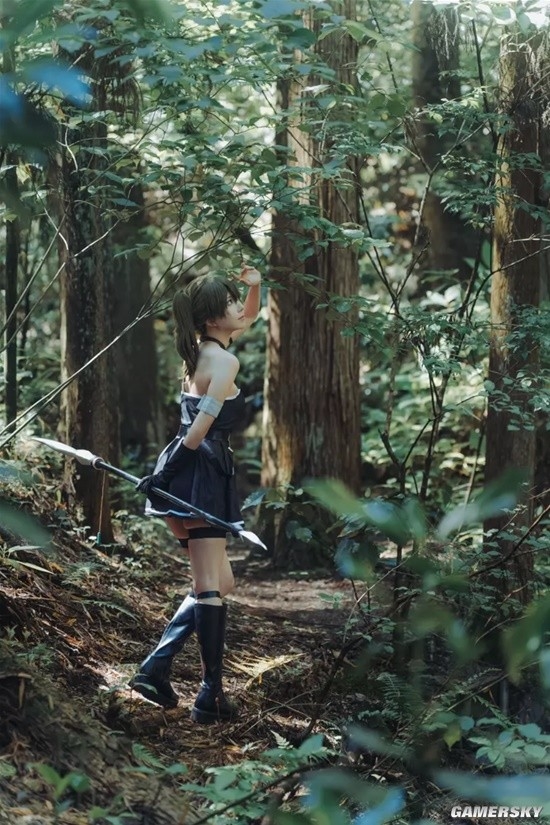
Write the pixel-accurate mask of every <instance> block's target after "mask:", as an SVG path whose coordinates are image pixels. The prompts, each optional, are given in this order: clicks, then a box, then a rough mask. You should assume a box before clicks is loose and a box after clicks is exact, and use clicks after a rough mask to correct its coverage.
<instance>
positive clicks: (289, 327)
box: [262, 0, 361, 566]
mask: <svg viewBox="0 0 550 825" xmlns="http://www.w3.org/2000/svg"><path fill="white" fill-rule="evenodd" d="M333 7H334V9H335V11H337V12H338V13H341V14H343V15H344V16H345V17H346V18H348V19H354V17H355V8H354V0H345V2H343V3H337V4H336V3H334V4H333ZM306 24H307V25H308V27H309V28H311V29H313V30H314V31H318V21H317V20H316V19H315V16H314V12H310V16H308V18H307V20H306ZM318 51H319V52H320V53H321V54H322V56H323V58H324V59H325V60H326V62H327V63H328V64H329V65H330V66H331V67H332V68H333V69H334V70H335V72H336V79H335V81H334V82H335V83H341V84H348V86H355V85H356V83H355V66H356V59H357V44H356V43H355V41H354V40H353V39H352V38H351V37H349V36H347V35H346V36H344V37H343V36H342V35H341V34H339V35H338V36H336V35H329V36H328V37H326V38H325V39H324V40H322V41H321V43H319V45H318ZM311 82H312V79H311V77H310V78H309V79H308V80H307V81H302V83H298V82H292V84H290V85H289V84H287V83H285V84H281V85H280V87H279V95H280V103H281V108H282V111H283V114H285V115H286V118H287V120H286V123H285V128H284V131H282V132H281V133H280V134H279V135H277V137H276V142H277V145H279V146H284V147H287V148H288V150H290V152H289V153H288V163H289V165H290V166H291V167H293V166H295V167H298V168H300V167H301V168H302V169H304V168H306V169H311V173H309V172H304V171H302V172H301V173H300V174H296V173H295V174H292V175H289V176H288V179H287V180H286V184H287V185H288V186H292V187H294V188H295V189H296V195H295V201H294V202H295V204H296V203H299V204H303V205H304V206H305V207H306V208H308V207H310V206H313V207H314V210H315V212H316V213H317V214H318V215H319V216H320V217H323V218H326V219H328V220H330V221H332V222H333V223H334V224H336V225H340V224H342V223H352V224H356V223H357V221H358V197H357V189H356V185H357V183H356V176H355V169H354V164H353V161H349V163H348V168H347V170H346V172H345V174H343V175H342V178H341V179H340V180H339V181H338V180H336V179H330V180H327V179H322V177H321V176H320V175H319V176H318V175H317V174H316V173H315V171H316V170H315V168H314V167H318V166H319V165H320V164H321V163H323V162H326V160H327V158H326V157H324V154H325V152H326V150H327V149H328V148H330V147H323V146H322V145H320V144H319V142H318V141H317V140H316V139H315V138H314V137H313V136H312V135H311V133H310V132H308V131H307V130H304V129H302V127H303V126H304V121H303V120H302V117H303V113H301V114H300V115H298V116H295V115H292V114H289V112H292V111H293V110H296V109H298V110H299V107H300V106H303V107H304V108H305V106H306V103H307V101H306V93H305V92H304V90H303V89H304V87H305V86H307V85H309V84H310V83H311ZM339 114H340V116H343V114H342V113H339ZM347 116H348V117H349V114H348V115H347ZM286 157H287V155H286V154H285V158H286ZM301 241H306V242H308V241H309V242H311V244H312V247H313V248H312V251H311V253H310V254H309V256H308V257H307V258H306V259H305V260H300V257H299V248H300V242H301ZM302 257H303V256H302ZM271 270H272V271H271V276H272V278H273V279H274V280H276V281H278V282H279V283H280V284H281V286H282V287H283V288H282V289H273V290H271V292H270V295H269V299H268V317H269V326H268V342H267V372H266V381H265V393H264V397H265V407H264V438H263V448H262V449H263V457H262V463H263V475H262V483H263V484H264V485H266V486H271V487H277V486H281V485H282V486H285V485H288V484H291V485H298V484H300V483H301V481H302V480H303V479H304V478H305V477H309V476H314V477H315V476H331V477H335V478H339V479H342V480H344V481H345V482H346V483H347V484H348V485H349V486H350V487H351V488H352V489H354V490H356V491H357V490H358V488H359V473H360V456H361V449H360V422H359V355H358V346H357V341H356V339H355V337H354V336H342V334H341V333H342V330H343V329H344V326H345V323H346V322H347V323H350V322H351V323H353V322H354V321H355V319H356V312H355V310H354V309H353V307H352V308H350V309H349V310H348V312H347V314H345V315H344V314H342V315H340V316H336V317H335V318H334V319H331V320H329V318H328V316H327V313H326V311H325V310H324V309H319V308H318V304H319V303H324V302H325V301H326V300H327V297H330V296H331V295H338V296H346V297H348V296H353V295H356V294H357V293H358V291H359V277H358V265H357V258H356V254H355V252H354V251H353V250H352V249H351V248H350V247H344V246H340V245H337V244H336V243H333V242H331V241H328V242H327V239H326V237H324V236H323V235H322V234H321V232H320V231H319V230H315V231H312V230H309V229H306V228H304V226H303V225H301V224H300V220H299V218H296V217H293V216H290V215H289V214H288V212H287V211H286V210H284V211H283V210H281V211H277V212H276V214H275V215H274V218H273V244H272V255H271ZM290 517H292V513H291V512H289V511H287V514H286V517H284V518H283V519H282V520H281V523H280V524H279V525H278V529H277V536H276V541H275V553H274V561H275V564H276V565H278V566H284V565H287V564H288V563H289V562H292V563H299V562H298V559H297V556H296V551H295V552H294V555H293V551H292V546H290V545H289V541H288V536H287V530H286V525H287V524H288V519H289V518H290ZM303 550H304V557H305V560H306V562H307V563H308V564H309V565H311V564H312V563H313V553H312V548H311V546H309V547H308V548H303Z"/></svg>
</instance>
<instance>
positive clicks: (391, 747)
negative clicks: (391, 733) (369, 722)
mask: <svg viewBox="0 0 550 825" xmlns="http://www.w3.org/2000/svg"><path fill="white" fill-rule="evenodd" d="M348 736H349V741H350V744H351V746H352V747H353V746H354V745H358V746H359V747H360V748H361V749H362V750H366V751H370V752H371V753H376V754H379V755H381V756H392V757H396V758H397V759H402V760H405V761H408V760H409V759H410V758H411V757H412V756H413V752H412V751H411V750H409V749H408V748H406V747H405V745H398V744H395V743H394V742H389V741H388V740H387V739H385V738H384V737H383V736H381V734H379V733H378V732H377V731H373V730H368V729H367V728H364V727H360V726H359V725H352V726H350V727H349V728H348Z"/></svg>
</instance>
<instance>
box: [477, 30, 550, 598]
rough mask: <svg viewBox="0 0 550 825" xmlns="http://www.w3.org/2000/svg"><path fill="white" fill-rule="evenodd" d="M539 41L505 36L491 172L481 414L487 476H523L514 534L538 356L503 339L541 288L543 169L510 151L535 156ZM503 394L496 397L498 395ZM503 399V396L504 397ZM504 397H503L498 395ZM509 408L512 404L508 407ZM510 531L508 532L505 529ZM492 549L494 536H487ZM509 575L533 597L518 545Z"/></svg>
mask: <svg viewBox="0 0 550 825" xmlns="http://www.w3.org/2000/svg"><path fill="white" fill-rule="evenodd" d="M540 60H541V48H540V42H539V38H536V39H535V38H532V39H531V40H529V41H527V42H526V41H525V40H522V39H520V37H513V36H511V35H508V36H505V37H504V38H503V41H502V46H501V58H500V72H501V76H500V90H501V110H502V112H503V114H504V115H506V117H507V128H506V129H505V130H504V131H503V134H502V136H501V139H500V145H499V152H498V155H499V164H498V172H497V177H496V187H497V192H498V200H497V205H496V208H495V221H494V240H493V277H492V284H491V334H490V360H489V380H490V381H491V382H492V384H493V385H494V389H493V390H492V391H491V392H490V394H489V408H488V415H487V455H486V470H485V477H486V481H492V480H493V479H494V478H496V477H498V476H500V475H501V474H502V472H503V471H504V470H505V469H507V468H517V469H521V470H523V471H524V472H525V474H526V483H525V493H526V495H525V502H524V507H523V509H522V510H521V511H520V512H519V513H517V514H516V515H515V516H514V522H513V524H514V527H515V528H516V530H519V531H521V530H522V529H523V528H525V527H526V526H528V525H530V524H531V523H532V519H533V484H534V473H535V425H534V417H533V414H532V405H531V403H530V399H531V394H532V389H531V388H530V386H529V384H530V380H532V381H533V382H534V383H536V382H537V381H538V380H539V375H538V371H539V353H538V348H537V344H536V341H535V340H533V338H532V336H530V334H529V329H525V334H524V337H523V338H522V340H521V341H519V340H518V338H516V339H515V340H513V339H511V338H510V336H511V335H513V334H515V333H517V332H518V330H521V325H522V323H523V321H522V312H523V311H524V310H525V309H526V308H529V307H538V305H539V300H540V287H541V259H540V251H541V223H540V219H539V212H540V209H539V210H538V211H537V206H538V204H540V202H541V200H540V199H541V194H542V186H543V172H542V169H541V168H537V164H536V163H533V162H532V161H527V162H518V160H517V156H518V155H520V154H521V155H523V154H525V153H532V157H534V158H536V157H539V156H540V137H541V124H542V111H543V100H542V98H541V87H543V84H542V83H540V77H542V76H544V75H541V74H540V72H541V70H542V67H541V66H540V65H539V64H540ZM500 394H502V395H500ZM506 397H508V398H507V399H506ZM503 398H504V399H506V400H504V402H503V401H502V399H503ZM514 408H515V409H514ZM507 522H508V518H507V517H505V516H503V517H502V518H498V519H493V520H491V521H490V522H487V523H486V524H485V528H486V530H490V529H495V528H496V529H499V528H502V527H504V526H505V524H506V523H507ZM509 532H511V531H510V529H507V533H509ZM496 541H497V548H498V550H499V551H500V552H501V553H502V554H503V556H504V555H507V554H508V553H510V551H511V549H512V547H513V539H509V538H505V539H503V538H497V540H496ZM487 546H488V547H491V549H493V546H494V539H492V538H491V536H488V537H487ZM506 569H507V571H508V577H507V580H506V579H502V578H499V579H498V582H499V587H501V588H502V590H503V593H509V592H510V590H513V591H514V593H515V595H516V597H517V598H519V599H520V600H521V601H522V602H524V603H525V602H527V601H529V599H530V596H531V595H532V582H533V554H532V552H530V551H529V549H528V547H527V546H526V545H525V544H524V545H522V547H521V552H520V553H517V554H513V555H512V557H511V558H510V559H509V560H508V561H507V563H506Z"/></svg>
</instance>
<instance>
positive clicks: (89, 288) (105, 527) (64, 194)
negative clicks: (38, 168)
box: [58, 125, 118, 543]
mask: <svg viewBox="0 0 550 825" xmlns="http://www.w3.org/2000/svg"><path fill="white" fill-rule="evenodd" d="M67 140H71V142H72V143H73V145H74V147H75V150H76V151H78V152H79V154H78V158H79V163H80V164H82V163H83V158H84V157H89V158H91V161H90V165H89V166H88V167H87V168H84V169H82V168H81V169H79V168H77V167H76V166H75V162H74V154H73V153H72V152H69V151H67V150H66V149H64V150H62V152H61V155H60V159H59V163H60V166H59V196H60V198H61V209H62V220H63V229H64V231H63V236H64V237H63V239H60V242H59V246H58V248H59V252H60V258H61V261H62V262H63V263H64V264H65V267H64V269H63V271H62V275H61V362H62V363H61V369H62V380H65V379H66V378H68V377H70V376H71V375H73V374H74V373H75V372H76V371H77V370H79V369H80V368H81V367H82V366H83V365H84V364H86V363H87V362H88V361H89V360H90V359H91V358H92V357H93V356H94V355H96V354H97V353H98V352H99V351H101V349H103V347H105V346H106V344H107V343H108V342H109V341H110V339H111V325H110V313H111V306H112V268H113V256H112V253H111V249H110V241H109V236H108V228H109V227H108V225H107V223H106V221H105V219H104V216H103V210H102V205H101V202H100V199H99V198H98V197H97V196H96V197H95V198H94V197H92V196H90V195H89V194H88V192H87V191H86V180H85V176H86V174H87V173H88V170H89V169H90V168H92V167H93V166H94V165H95V164H97V163H100V162H101V160H99V161H98V160H97V155H88V156H87V155H86V154H85V152H84V151H83V149H84V147H85V146H86V144H87V142H88V141H90V142H91V144H92V145H94V146H95V147H97V146H98V145H101V143H102V142H103V143H104V142H105V133H104V129H103V127H102V126H97V125H96V126H88V125H86V126H82V127H81V128H80V129H79V130H78V133H76V132H72V133H70V134H69V136H68V138H67ZM77 143H78V149H77V147H76V144H77ZM96 171H97V170H96ZM99 239H101V240H99ZM64 241H66V242H67V246H66V245H65V243H64ZM117 424H118V422H117V390H116V382H115V380H114V370H113V365H112V358H111V354H110V351H109V352H108V353H106V354H105V355H103V356H101V358H99V359H98V360H96V361H94V363H93V364H91V365H90V366H89V367H87V368H86V369H85V370H84V371H83V372H82V373H81V374H80V375H79V376H78V377H77V378H76V379H74V380H73V381H72V383H71V384H70V385H69V386H68V388H67V389H66V390H65V392H64V395H63V399H62V422H61V425H62V430H63V437H64V439H65V440H67V441H68V443H70V444H72V445H74V446H76V447H83V448H85V449H88V450H91V451H92V452H94V453H97V454H99V455H101V456H102V457H103V458H104V459H106V460H107V461H111V462H113V463H115V462H116V461H117V458H118V437H117V436H118V427H117ZM64 482H65V485H64V486H65V490H66V492H67V494H68V495H69V497H70V496H71V494H72V492H73V490H74V492H76V496H77V499H78V500H79V501H80V502H81V504H82V508H83V512H84V518H85V521H86V523H87V524H88V525H89V526H90V528H91V529H92V531H93V532H95V531H100V532H101V537H102V540H103V541H104V542H107V543H108V542H110V541H113V532H112V525H111V517H110V509H109V498H108V490H109V480H108V477H107V476H106V475H105V474H103V473H98V472H97V471H95V470H92V469H90V468H81V467H79V466H78V465H75V463H74V462H68V463H67V465H66V471H65V479H64ZM73 484H74V487H73Z"/></svg>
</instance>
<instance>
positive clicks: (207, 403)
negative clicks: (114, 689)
mask: <svg viewBox="0 0 550 825" xmlns="http://www.w3.org/2000/svg"><path fill="white" fill-rule="evenodd" d="M222 407H223V401H218V400H217V399H216V398H212V396H211V395H203V397H202V398H201V400H200V401H199V403H198V404H197V409H198V410H200V411H201V412H203V413H208V415H211V416H212V418H217V417H218V415H219V414H220V410H221V408H222Z"/></svg>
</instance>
